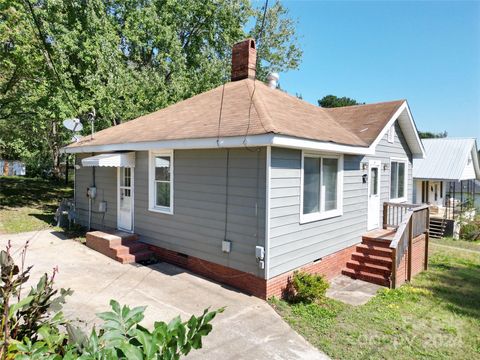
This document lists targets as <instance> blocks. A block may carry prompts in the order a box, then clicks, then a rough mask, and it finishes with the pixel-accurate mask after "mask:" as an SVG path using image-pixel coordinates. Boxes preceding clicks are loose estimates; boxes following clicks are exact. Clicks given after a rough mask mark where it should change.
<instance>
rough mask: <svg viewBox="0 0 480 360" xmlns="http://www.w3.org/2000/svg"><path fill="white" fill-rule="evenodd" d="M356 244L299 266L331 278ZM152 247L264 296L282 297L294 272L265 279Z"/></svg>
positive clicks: (205, 273)
mask: <svg viewBox="0 0 480 360" xmlns="http://www.w3.org/2000/svg"><path fill="white" fill-rule="evenodd" d="M355 247H356V245H354V246H350V247H348V248H345V249H343V250H340V251H337V252H335V253H333V254H330V255H327V256H325V257H323V258H322V259H321V260H319V261H316V262H313V263H310V264H306V265H304V266H302V267H301V268H299V269H297V270H300V269H301V270H303V271H306V272H309V273H317V274H321V275H324V276H325V277H326V278H327V279H332V278H334V277H335V276H338V275H340V273H341V271H342V269H343V268H344V267H345V264H346V263H347V261H348V260H349V259H350V258H351V256H352V253H353V252H354V251H355ZM149 248H150V250H152V251H153V252H154V253H155V254H156V255H157V257H158V258H159V259H160V260H162V261H165V262H168V263H171V264H174V265H177V266H180V267H182V268H185V269H188V270H190V271H192V272H194V273H196V274H199V275H202V276H205V277H207V278H209V279H212V280H214V281H217V282H219V283H222V284H226V285H230V286H232V287H234V288H237V289H239V290H241V291H244V292H246V293H248V294H250V295H254V296H256V297H259V298H261V299H267V298H269V297H271V296H277V297H281V296H282V295H283V294H282V293H283V290H284V289H285V287H286V286H287V284H288V281H289V279H290V278H291V276H292V274H293V272H294V271H293V270H292V271H289V272H287V273H284V274H281V275H278V276H276V277H274V278H272V279H270V280H265V279H262V278H260V277H258V276H255V275H253V274H249V273H246V272H243V271H240V270H236V269H232V268H229V267H226V266H223V265H220V264H215V263H212V262H210V261H206V260H202V259H199V258H197V257H194V256H186V255H183V254H179V253H177V252H175V251H171V250H167V249H164V248H160V247H156V246H153V245H149Z"/></svg>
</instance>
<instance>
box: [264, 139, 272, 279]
mask: <svg viewBox="0 0 480 360" xmlns="http://www.w3.org/2000/svg"><path fill="white" fill-rule="evenodd" d="M265 158H266V159H265V163H266V164H265V165H266V166H265V182H266V187H265V280H268V279H269V278H270V178H271V171H270V168H271V161H272V148H271V146H267V151H266V156H265Z"/></svg>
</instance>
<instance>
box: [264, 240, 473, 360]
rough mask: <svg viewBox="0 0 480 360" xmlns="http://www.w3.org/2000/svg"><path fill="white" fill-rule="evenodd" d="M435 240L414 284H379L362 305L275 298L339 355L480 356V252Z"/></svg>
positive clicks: (295, 323) (309, 334) (298, 325)
mask: <svg viewBox="0 0 480 360" xmlns="http://www.w3.org/2000/svg"><path fill="white" fill-rule="evenodd" d="M439 242H442V241H439ZM436 243H437V242H436V241H435V242H431V247H430V268H429V270H428V271H427V272H424V273H422V274H420V275H418V276H417V277H416V278H415V279H414V281H413V282H412V284H411V285H404V286H402V287H400V288H398V289H396V290H390V289H383V290H381V291H380V292H379V294H378V295H377V296H376V297H374V298H373V299H371V300H370V301H369V302H368V303H367V304H365V305H363V306H359V307H353V306H349V305H345V304H342V303H339V302H337V301H334V300H330V299H327V300H325V303H323V304H321V305H317V304H311V305H304V304H295V305H290V304H288V303H286V302H284V301H283V300H278V299H272V300H270V302H271V304H272V306H273V307H274V308H275V309H276V310H277V311H278V312H279V313H280V315H282V316H283V317H284V319H285V320H286V321H287V322H288V323H289V324H290V325H291V326H292V327H293V328H294V329H295V330H296V331H298V332H299V333H300V334H302V335H303V336H304V337H305V338H306V339H307V340H308V341H310V342H311V343H312V344H313V345H315V346H317V347H318V348H319V349H321V350H322V351H324V352H325V353H327V354H328V355H329V356H330V357H332V358H334V359H479V358H480V252H478V253H477V252H474V251H465V250H464V249H462V248H461V247H458V248H456V249H452V248H446V247H443V246H438V245H436ZM464 243H465V242H457V241H455V242H454V243H452V242H445V245H448V246H454V245H458V244H461V246H462V245H463V246H464V247H465V246H466V244H464ZM442 244H443V243H442Z"/></svg>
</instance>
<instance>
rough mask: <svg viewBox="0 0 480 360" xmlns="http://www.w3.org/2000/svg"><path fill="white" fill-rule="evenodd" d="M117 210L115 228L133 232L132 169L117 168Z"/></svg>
mask: <svg viewBox="0 0 480 360" xmlns="http://www.w3.org/2000/svg"><path fill="white" fill-rule="evenodd" d="M117 188H118V202H117V203H118V209H117V227H118V229H120V230H125V231H132V230H133V226H132V225H133V171H132V168H126V167H121V168H118V187H117Z"/></svg>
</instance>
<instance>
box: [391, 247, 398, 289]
mask: <svg viewBox="0 0 480 360" xmlns="http://www.w3.org/2000/svg"><path fill="white" fill-rule="evenodd" d="M396 287H397V249H396V248H393V249H392V274H391V275H390V288H392V289H395V288H396Z"/></svg>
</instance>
